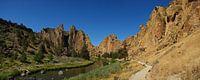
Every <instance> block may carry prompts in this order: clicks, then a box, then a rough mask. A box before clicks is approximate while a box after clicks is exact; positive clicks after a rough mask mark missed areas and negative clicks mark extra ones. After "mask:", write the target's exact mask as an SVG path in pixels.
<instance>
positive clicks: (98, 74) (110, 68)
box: [64, 62, 122, 80]
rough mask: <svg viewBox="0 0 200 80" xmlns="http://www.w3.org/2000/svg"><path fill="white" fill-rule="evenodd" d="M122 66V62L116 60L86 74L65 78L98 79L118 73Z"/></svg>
mask: <svg viewBox="0 0 200 80" xmlns="http://www.w3.org/2000/svg"><path fill="white" fill-rule="evenodd" d="M121 69H122V68H121V66H120V62H115V63H112V64H110V65H106V66H104V67H101V68H98V69H95V70H92V71H90V72H88V73H85V74H80V75H78V76H76V77H72V78H69V79H67V78H66V79H64V80H89V79H98V78H105V77H108V76H109V75H110V74H112V73H116V72H118V71H120V70H121Z"/></svg>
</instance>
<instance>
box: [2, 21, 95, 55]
mask: <svg viewBox="0 0 200 80" xmlns="http://www.w3.org/2000/svg"><path fill="white" fill-rule="evenodd" d="M0 35H1V36H0V42H1V43H0V51H1V54H5V55H10V56H12V55H13V54H15V53H17V54H18V53H29V54H33V53H36V52H37V50H39V47H40V46H41V45H42V46H44V48H45V52H46V54H55V55H67V54H71V53H70V50H74V51H75V53H80V52H81V50H82V48H86V49H87V50H88V51H89V52H91V51H92V50H93V49H94V46H93V45H92V44H91V41H90V39H89V37H88V36H87V35H86V34H85V33H84V32H83V31H82V30H77V29H76V28H75V26H71V27H70V30H69V31H64V26H63V25H59V26H58V27H57V28H55V29H54V28H44V29H43V30H42V31H41V32H39V33H35V32H33V31H32V30H31V29H29V28H26V27H25V26H24V25H18V24H16V23H12V22H8V21H5V20H3V19H1V20H0ZM76 55H77V54H76Z"/></svg>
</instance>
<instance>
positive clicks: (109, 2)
mask: <svg viewBox="0 0 200 80" xmlns="http://www.w3.org/2000/svg"><path fill="white" fill-rule="evenodd" d="M169 1H170V0H0V2H1V5H0V18H3V19H5V20H11V21H12V22H16V23H19V24H20V23H23V24H24V25H26V26H27V27H29V28H31V29H33V31H35V32H39V31H41V30H42V29H43V28H46V27H50V28H55V27H57V26H58V25H59V24H64V28H65V31H68V30H69V27H70V26H71V25H75V26H76V28H77V29H80V30H83V31H84V32H85V33H86V34H87V35H88V36H89V37H90V39H91V42H92V44H94V45H98V44H99V43H100V42H101V41H102V40H103V39H104V38H105V37H107V36H108V35H110V34H115V35H117V37H118V39H120V40H121V41H123V40H124V39H125V38H127V37H128V36H132V35H135V34H136V33H137V32H139V25H140V24H146V22H147V21H148V19H149V15H150V14H151V12H152V10H153V9H154V8H155V7H156V6H168V4H169Z"/></svg>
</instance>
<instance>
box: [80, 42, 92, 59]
mask: <svg viewBox="0 0 200 80" xmlns="http://www.w3.org/2000/svg"><path fill="white" fill-rule="evenodd" d="M79 56H80V57H81V58H84V59H88V60H89V59H90V54H89V51H88V49H87V46H86V45H84V46H83V47H82V49H81V51H80V53H79Z"/></svg>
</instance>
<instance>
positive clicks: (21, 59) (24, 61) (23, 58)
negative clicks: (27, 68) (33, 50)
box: [19, 53, 27, 63]
mask: <svg viewBox="0 0 200 80" xmlns="http://www.w3.org/2000/svg"><path fill="white" fill-rule="evenodd" d="M26 57H27V56H26V54H25V53H22V54H21V56H20V57H19V60H20V61H21V62H23V63H26V62H27V61H26V59H27V58H26Z"/></svg>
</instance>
